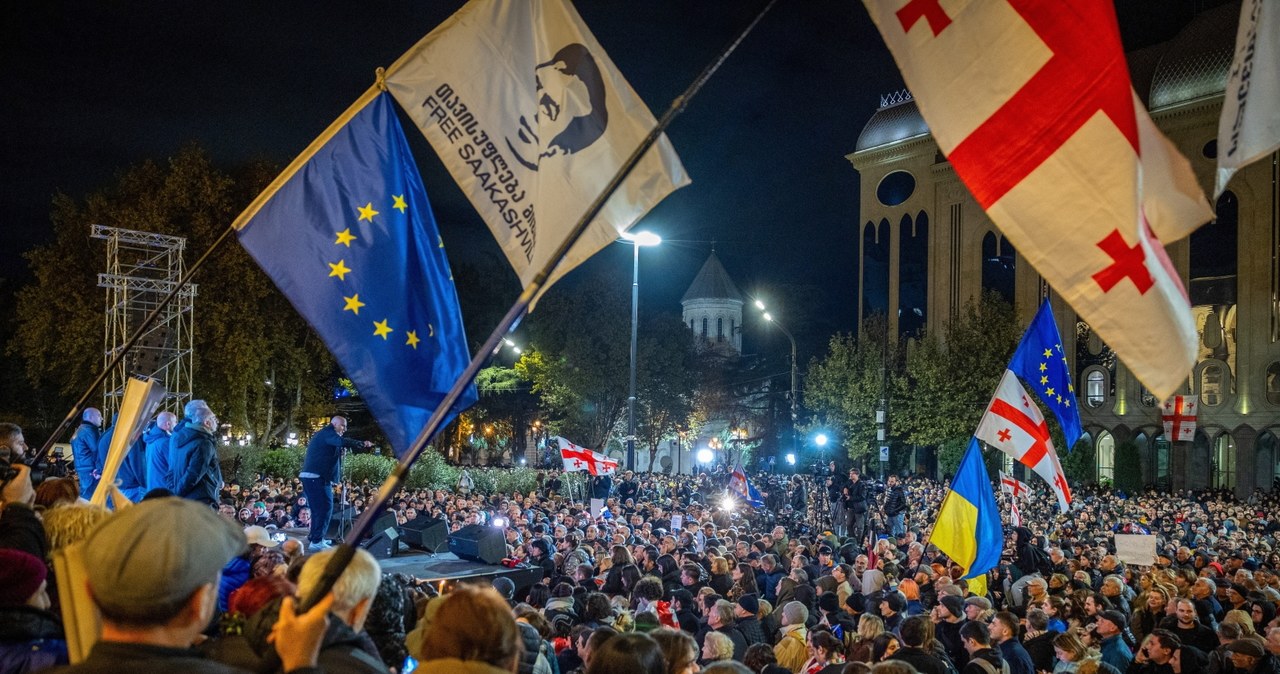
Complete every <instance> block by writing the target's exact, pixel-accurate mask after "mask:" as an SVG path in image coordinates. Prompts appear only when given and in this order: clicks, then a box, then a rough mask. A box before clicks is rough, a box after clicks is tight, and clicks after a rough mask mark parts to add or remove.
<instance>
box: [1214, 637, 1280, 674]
mask: <svg viewBox="0 0 1280 674" xmlns="http://www.w3.org/2000/svg"><path fill="white" fill-rule="evenodd" d="M1227 653H1228V654H1229V655H1230V656H1231V666H1232V667H1234V668H1235V671H1237V672H1241V673H1242V674H1272V673H1273V672H1280V662H1278V661H1277V660H1276V656H1274V655H1272V654H1270V653H1268V652H1267V649H1266V648H1264V647H1263V645H1262V642H1261V641H1258V640H1257V639H1236V640H1235V641H1232V642H1231V643H1229V644H1227Z"/></svg>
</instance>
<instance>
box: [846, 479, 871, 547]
mask: <svg viewBox="0 0 1280 674" xmlns="http://www.w3.org/2000/svg"><path fill="white" fill-rule="evenodd" d="M841 492H842V494H841V500H842V501H843V502H844V511H845V517H846V518H847V519H846V522H847V524H846V525H845V527H846V529H847V530H848V532H849V536H850V537H851V538H853V540H854V542H856V543H858V544H859V545H861V544H862V543H863V539H864V538H865V537H866V535H867V501H868V500H869V499H870V494H869V493H868V492H867V484H866V483H865V482H863V481H862V476H861V475H860V474H859V473H858V469H857V468H850V469H849V482H848V484H846V485H845V486H844V488H843V489H842V490H841Z"/></svg>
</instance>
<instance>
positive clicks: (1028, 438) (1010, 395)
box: [976, 370, 1071, 512]
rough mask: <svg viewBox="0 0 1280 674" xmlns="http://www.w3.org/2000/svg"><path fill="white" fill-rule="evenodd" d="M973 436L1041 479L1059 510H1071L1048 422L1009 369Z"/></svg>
mask: <svg viewBox="0 0 1280 674" xmlns="http://www.w3.org/2000/svg"><path fill="white" fill-rule="evenodd" d="M976 435H977V436H978V439H980V440H982V441H983V442H986V443H987V444H989V445H991V446H993V447H995V448H996V449H999V450H1000V451H1002V452H1004V453H1005V454H1008V455H1009V456H1012V457H1013V458H1014V459H1016V460H1017V461H1018V462H1019V463H1021V464H1022V465H1024V466H1026V467H1028V468H1030V469H1031V470H1033V471H1035V473H1036V474H1037V475H1039V476H1040V477H1042V478H1044V481H1045V482H1048V483H1049V488H1050V489H1052V490H1053V493H1054V495H1055V496H1057V498H1058V507H1059V508H1061V509H1062V512H1067V511H1068V510H1069V509H1070V507H1071V488H1070V487H1069V486H1067V477H1066V474H1064V473H1063V472H1062V464H1061V463H1059V462H1058V452H1057V451H1056V450H1055V449H1054V448H1053V440H1051V439H1050V437H1049V424H1048V423H1047V422H1045V420H1044V416H1043V415H1041V414H1040V408H1039V407H1037V406H1036V404H1035V401H1033V400H1031V396H1030V395H1029V394H1028V393H1027V391H1026V389H1024V388H1022V384H1021V383H1019V382H1018V378H1017V377H1016V376H1014V374H1013V371H1012V370H1005V371H1004V376H1003V377H1001V378H1000V386H999V387H997V388H996V394H995V396H993V397H992V398H991V402H990V403H988V404H987V411H986V413H985V414H983V415H982V421H981V422H979V423H978V432H977V433H976Z"/></svg>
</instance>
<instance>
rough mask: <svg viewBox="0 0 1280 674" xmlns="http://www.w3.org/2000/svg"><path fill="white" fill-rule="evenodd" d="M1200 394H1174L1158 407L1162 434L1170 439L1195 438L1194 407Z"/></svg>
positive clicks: (1186, 439)
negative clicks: (1162, 426) (1162, 428)
mask: <svg viewBox="0 0 1280 674" xmlns="http://www.w3.org/2000/svg"><path fill="white" fill-rule="evenodd" d="M1199 401H1200V396H1174V397H1173V398H1171V399H1169V400H1166V401H1164V405H1162V406H1161V407H1160V421H1161V422H1162V424H1163V425H1164V436H1165V437H1166V438H1168V439H1169V440H1171V441H1175V442H1176V441H1179V440H1182V441H1187V442H1190V441H1192V440H1195V439H1196V409H1197V408H1198V407H1199V406H1200V404H1199Z"/></svg>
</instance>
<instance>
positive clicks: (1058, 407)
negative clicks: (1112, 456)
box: [1009, 299, 1083, 451]
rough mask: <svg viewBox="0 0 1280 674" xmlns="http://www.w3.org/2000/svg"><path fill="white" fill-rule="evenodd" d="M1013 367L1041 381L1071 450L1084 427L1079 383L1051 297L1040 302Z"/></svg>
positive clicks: (1021, 375) (1025, 376)
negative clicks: (1078, 399) (1065, 350)
mask: <svg viewBox="0 0 1280 674" xmlns="http://www.w3.org/2000/svg"><path fill="white" fill-rule="evenodd" d="M1009 369H1010V370H1012V371H1013V373H1014V374H1016V375H1018V377H1019V378H1021V379H1022V380H1023V381H1024V382H1026V383H1028V384H1031V383H1033V382H1039V384H1040V387H1039V390H1041V391H1044V395H1042V396H1040V400H1041V401H1042V402H1044V404H1045V406H1046V407H1048V408H1049V411H1051V412H1053V415H1054V416H1055V417H1057V419H1058V423H1059V424H1060V425H1061V426H1062V434H1063V436H1065V437H1066V439H1067V449H1068V451H1069V450H1070V449H1071V448H1072V447H1074V446H1075V444H1076V440H1079V439H1080V435H1081V433H1082V432H1083V431H1082V429H1081V428H1080V410H1079V409H1078V407H1077V406H1076V395H1075V387H1073V386H1072V385H1071V373H1070V372H1069V371H1068V370H1067V357H1066V354H1065V353H1063V351H1062V336H1061V335H1059V334H1058V324H1057V323H1056V322H1055V321H1054V320H1053V308H1052V307H1051V306H1050V305H1049V300H1047V299H1046V300H1045V301H1044V303H1043V304H1041V305H1040V310H1039V311H1037V312H1036V317H1035V319H1034V320H1032V321H1031V325H1029V326H1027V332H1026V333H1025V334H1023V335H1022V341H1021V342H1020V343H1019V344H1018V350H1017V351H1014V353H1013V358H1012V359H1011V360H1010V361H1009ZM1031 388H1033V389H1035V388H1037V387H1035V386H1032V387H1031Z"/></svg>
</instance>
